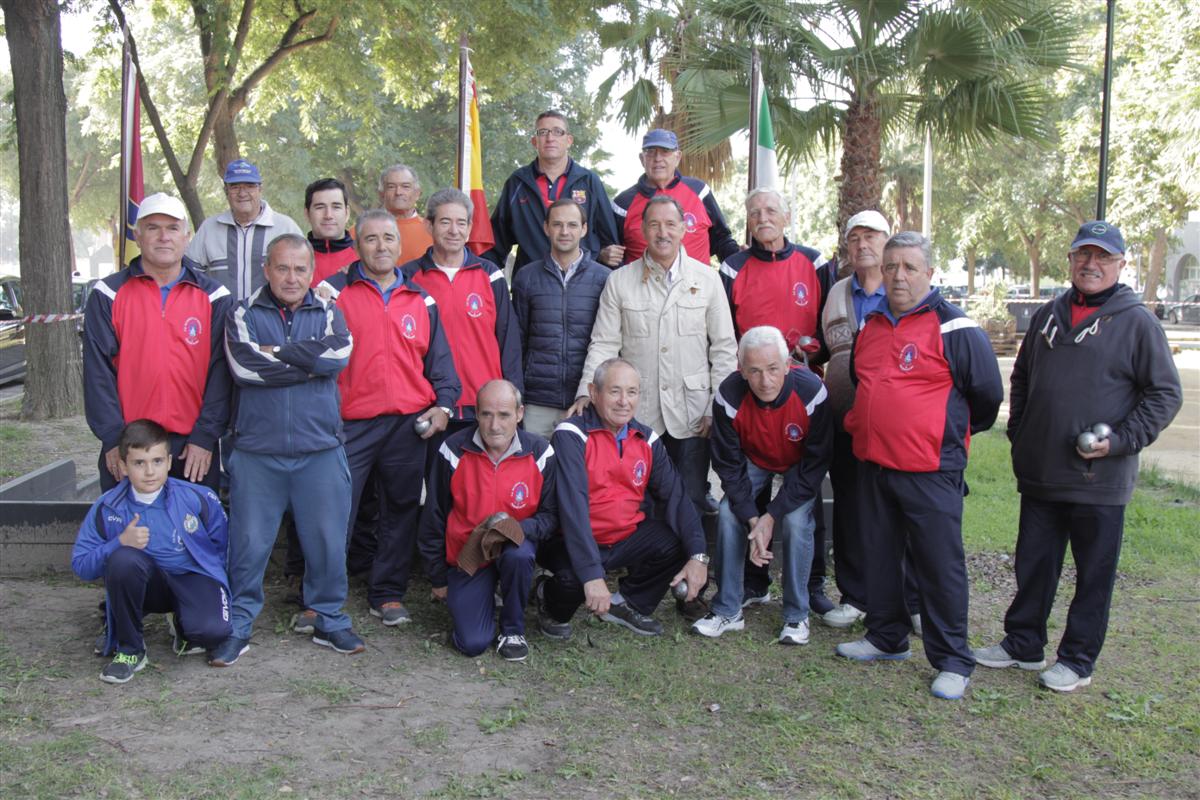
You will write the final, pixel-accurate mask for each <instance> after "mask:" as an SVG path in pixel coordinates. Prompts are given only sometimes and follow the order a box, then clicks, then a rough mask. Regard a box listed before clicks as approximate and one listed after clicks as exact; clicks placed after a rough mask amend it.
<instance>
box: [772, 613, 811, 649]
mask: <svg viewBox="0 0 1200 800" xmlns="http://www.w3.org/2000/svg"><path fill="white" fill-rule="evenodd" d="M779 643H780V644H808V620H806V619H805V620H801V621H800V622H789V623H788V624H786V625H784V626H783V630H781V631H780V632H779Z"/></svg>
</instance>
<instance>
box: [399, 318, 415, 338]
mask: <svg viewBox="0 0 1200 800" xmlns="http://www.w3.org/2000/svg"><path fill="white" fill-rule="evenodd" d="M400 333H401V334H402V335H403V336H404V338H405V339H415V338H417V321H416V320H415V319H413V315H412V314H405V315H404V316H403V317H401V318H400Z"/></svg>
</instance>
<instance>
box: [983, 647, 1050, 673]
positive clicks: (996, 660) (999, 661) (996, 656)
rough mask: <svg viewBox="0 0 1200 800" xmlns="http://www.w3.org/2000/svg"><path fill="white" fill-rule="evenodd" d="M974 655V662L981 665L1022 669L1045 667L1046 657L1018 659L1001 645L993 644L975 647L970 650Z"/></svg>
mask: <svg viewBox="0 0 1200 800" xmlns="http://www.w3.org/2000/svg"><path fill="white" fill-rule="evenodd" d="M971 652H972V653H973V654H974V655H975V663H976V664H978V665H979V666H981V667H991V668H992V669H1005V668H1007V667H1018V668H1020V669H1023V670H1029V671H1032V670H1035V669H1045V668H1046V659H1044V658H1043V659H1042V660H1041V661H1019V660H1017V659H1015V658H1013V657H1012V656H1010V655H1009V654H1008V651H1007V650H1005V649H1004V646H1003V645H999V644H994V645H991V646H990V647H976V648H975V649H974V650H972V651H971Z"/></svg>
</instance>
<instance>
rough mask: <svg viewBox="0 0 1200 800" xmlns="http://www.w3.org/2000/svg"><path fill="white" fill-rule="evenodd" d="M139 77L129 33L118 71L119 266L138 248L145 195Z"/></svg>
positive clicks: (134, 255)
mask: <svg viewBox="0 0 1200 800" xmlns="http://www.w3.org/2000/svg"><path fill="white" fill-rule="evenodd" d="M139 80H141V78H140V76H139V75H138V72H137V68H136V67H135V66H134V65H133V57H132V55H131V53H130V49H129V37H128V36H126V37H125V48H124V57H123V68H122V72H121V203H122V205H123V206H124V208H123V209H122V214H121V223H122V225H121V233H122V236H123V240H122V242H121V248H120V251H121V252H120V258H121V266H127V265H128V264H129V262H130V261H132V260H133V259H134V258H136V257H137V255H138V254H139V253H140V252H141V251H140V250H139V249H138V246H137V241H136V240H135V239H134V236H133V226H134V224H135V223H136V222H137V218H138V209H139V208H140V207H141V205H142V200H143V199H144V198H145V197H146V187H145V182H144V180H143V177H142V135H141V124H142V112H141V102H140V100H139V99H138V81H139Z"/></svg>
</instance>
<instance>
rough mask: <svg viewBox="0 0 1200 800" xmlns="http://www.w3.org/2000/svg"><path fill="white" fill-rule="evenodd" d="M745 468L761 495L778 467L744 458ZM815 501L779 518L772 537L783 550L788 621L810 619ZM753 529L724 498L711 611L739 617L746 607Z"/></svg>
mask: <svg viewBox="0 0 1200 800" xmlns="http://www.w3.org/2000/svg"><path fill="white" fill-rule="evenodd" d="M746 473H747V476H748V477H749V478H750V488H751V493H752V494H754V495H756V496H757V495H758V493H759V492H760V491H761V490H762V488H763V487H764V486H768V485H770V480H771V478H772V477H773V475H774V473H771V472H767V471H766V470H765V469H761V468H760V467H757V466H755V465H754V464H753V463H751V462H749V461H747V462H746ZM813 527H814V526H813V501H812V500H811V499H810V500H808V501H807V502H804V503H802V504H801V505H800V506H799V507H798V508H797V509H796V510H795V511H793V512H792V513H790V514H788V515H787V516H785V517H784V518H783V519H780V520H775V532H774V536H773V537H772V540H773V541H774V542H778V545H777V546H776V547H774V548H773V549H774V551H775V552H776V553H782V555H783V569H782V573H781V577H782V579H783V621H784V622H785V623H787V624H788V625H794V624H795V623H797V622H803V621H804V620H806V619H808V573H809V570H811V569H812V558H813ZM749 533H750V530H749V528H747V527H746V526H745V525H744V524H743V523H742V521H741V520H739V519H738V518H737V515H736V514H734V513H733V509H732V508H731V507H730V506H729V500H728V498H726V499H723V500H722V501H721V512H720V514H719V515H718V517H717V558H716V561H717V564H716V569H715V570H714V571H715V572H716V575H717V581H718V583H719V587H718V589H717V596H716V597H715V598H713V604H712V610H713V613H715V614H719V615H720V616H722V617H736V616H737V615H738V614H739V613H741V610H742V584H743V571H742V566H743V564H744V563H745V561H746V550H747V549H748V547H749V545H750V543H749V541H748V540H747V539H746V536H747V535H748V534H749Z"/></svg>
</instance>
